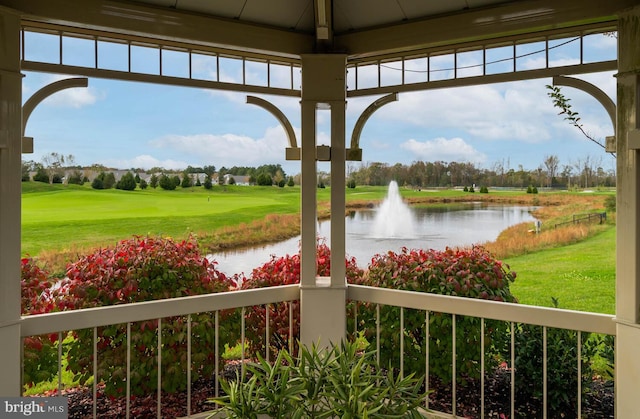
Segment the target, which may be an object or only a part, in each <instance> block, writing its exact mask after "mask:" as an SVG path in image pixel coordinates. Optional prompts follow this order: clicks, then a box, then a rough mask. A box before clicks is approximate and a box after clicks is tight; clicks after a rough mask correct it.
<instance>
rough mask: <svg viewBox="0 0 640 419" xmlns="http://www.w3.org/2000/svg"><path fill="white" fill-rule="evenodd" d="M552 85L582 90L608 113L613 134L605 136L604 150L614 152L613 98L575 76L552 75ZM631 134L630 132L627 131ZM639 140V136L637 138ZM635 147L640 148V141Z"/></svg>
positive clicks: (614, 105) (614, 112)
mask: <svg viewBox="0 0 640 419" xmlns="http://www.w3.org/2000/svg"><path fill="white" fill-rule="evenodd" d="M553 85H554V86H567V87H573V88H575V89H578V90H582V91H583V92H585V93H588V94H590V95H591V96H593V97H594V98H595V99H596V100H597V101H598V102H600V104H601V105H602V106H604V109H605V110H606V111H607V113H608V114H609V118H611V125H613V134H614V135H612V136H608V137H606V138H605V147H604V149H605V151H606V152H607V153H615V152H616V148H617V147H616V136H615V133H616V104H615V103H613V100H612V99H611V98H610V97H609V96H608V95H607V94H606V93H605V92H603V91H602V90H601V89H600V88H598V87H596V86H595V85H593V84H591V83H589V82H586V81H584V80H581V79H576V78H575V77H566V76H554V77H553ZM629 134H631V133H629ZM638 141H640V138H638ZM629 147H631V138H630V137H629ZM637 148H640V143H639V146H638V147H637Z"/></svg>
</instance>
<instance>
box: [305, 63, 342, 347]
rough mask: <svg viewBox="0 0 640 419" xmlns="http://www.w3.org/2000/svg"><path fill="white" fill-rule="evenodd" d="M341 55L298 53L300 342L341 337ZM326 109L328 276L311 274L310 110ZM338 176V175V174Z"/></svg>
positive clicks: (323, 342)
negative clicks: (328, 131) (328, 140)
mask: <svg viewBox="0 0 640 419" xmlns="http://www.w3.org/2000/svg"><path fill="white" fill-rule="evenodd" d="M345 76H346V56H345V55H339V54H313V55H303V56H302V239H301V240H302V245H301V249H302V261H301V264H302V266H301V274H302V279H301V281H300V282H301V284H300V286H301V289H300V306H301V308H300V317H301V318H300V341H301V343H302V344H303V345H307V346H310V345H312V344H314V343H315V344H319V345H320V346H324V347H326V346H329V345H330V344H331V343H332V342H333V343H339V342H340V341H341V340H342V339H344V338H345V335H346V281H345V266H344V252H345V244H344V241H345V234H344V214H345V206H344V199H345V198H344V194H345V189H344V187H345V179H344V173H345V139H344V138H345V115H344V112H345V101H346V82H345V80H346V77H345ZM318 104H327V105H329V106H330V108H331V215H332V217H331V280H330V281H323V280H320V279H318V278H316V221H317V220H316V182H317V179H316V176H317V167H316V124H315V121H316V119H315V118H316V110H317V107H318ZM340 176H341V177H340Z"/></svg>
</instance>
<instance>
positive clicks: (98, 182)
mask: <svg viewBox="0 0 640 419" xmlns="http://www.w3.org/2000/svg"><path fill="white" fill-rule="evenodd" d="M91 187H92V188H93V189H104V182H103V181H102V179H101V178H100V177H99V176H96V177H95V179H93V182H91Z"/></svg>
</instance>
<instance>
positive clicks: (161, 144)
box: [151, 126, 288, 167]
mask: <svg viewBox="0 0 640 419" xmlns="http://www.w3.org/2000/svg"><path fill="white" fill-rule="evenodd" d="M151 146H153V147H155V148H158V149H168V150H170V151H171V152H172V153H180V154H183V155H187V156H193V157H194V158H197V159H198V160H200V161H210V162H216V164H217V165H224V166H227V167H231V166H256V165H261V164H267V163H274V162H280V161H282V160H284V155H285V147H287V146H288V143H287V139H286V134H285V132H284V130H283V129H282V128H281V127H279V126H277V127H270V128H267V130H266V132H265V134H264V136H263V137H262V138H257V139H256V138H251V137H247V136H241V135H236V134H222V135H216V134H196V135H167V136H164V137H161V138H158V139H156V140H152V141H151Z"/></svg>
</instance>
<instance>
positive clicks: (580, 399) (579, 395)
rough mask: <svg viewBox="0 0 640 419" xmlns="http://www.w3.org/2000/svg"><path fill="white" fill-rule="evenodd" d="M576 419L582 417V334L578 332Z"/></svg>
mask: <svg viewBox="0 0 640 419" xmlns="http://www.w3.org/2000/svg"><path fill="white" fill-rule="evenodd" d="M577 345H578V417H579V418H581V417H582V332H581V331H580V330H578V342H577Z"/></svg>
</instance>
